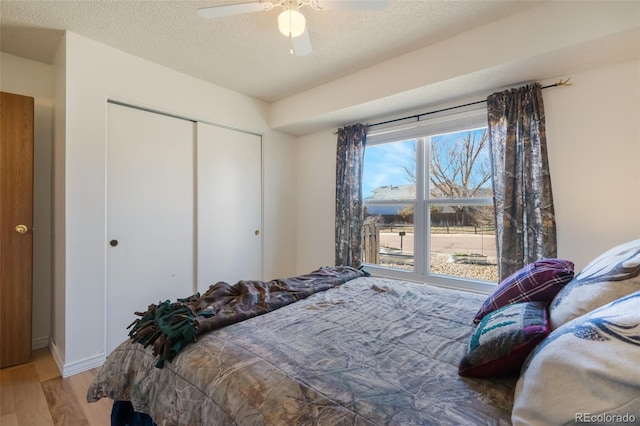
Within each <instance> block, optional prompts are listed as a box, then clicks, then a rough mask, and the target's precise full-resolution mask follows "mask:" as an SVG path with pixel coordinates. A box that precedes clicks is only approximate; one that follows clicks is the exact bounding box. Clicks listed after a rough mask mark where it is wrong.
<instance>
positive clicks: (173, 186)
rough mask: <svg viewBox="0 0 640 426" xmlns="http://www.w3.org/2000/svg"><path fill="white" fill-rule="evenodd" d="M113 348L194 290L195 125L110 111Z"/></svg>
mask: <svg viewBox="0 0 640 426" xmlns="http://www.w3.org/2000/svg"><path fill="white" fill-rule="evenodd" d="M107 116H108V118H107V123H108V124H107V239H106V242H105V243H106V244H107V318H106V321H107V342H106V345H107V346H106V349H107V354H108V353H110V352H111V351H112V350H113V349H114V348H115V347H116V346H117V345H118V344H120V343H121V342H122V341H123V340H125V339H126V338H127V334H128V330H127V329H126V327H127V326H128V325H129V324H130V323H131V322H132V321H133V320H134V319H136V318H137V317H136V316H135V315H134V312H136V311H145V310H146V309H147V307H148V306H149V305H150V304H151V303H156V304H157V303H158V302H160V301H164V300H167V299H170V300H172V301H173V300H175V299H176V298H178V297H186V296H189V295H191V294H193V293H194V292H195V291H194V287H195V283H194V189H193V180H194V123H193V122H191V121H187V120H182V119H177V118H174V117H168V116H166V115H162V114H156V113H152V112H148V111H142V110H138V109H135V108H130V107H125V106H121V105H115V104H111V103H110V104H108V110H107Z"/></svg>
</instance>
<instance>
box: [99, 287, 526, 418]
mask: <svg viewBox="0 0 640 426" xmlns="http://www.w3.org/2000/svg"><path fill="white" fill-rule="evenodd" d="M484 299H485V296H482V295H477V294H472V293H467V292H462V291H456V290H448V289H442V288H438V287H433V286H429V285H425V284H417V283H410V282H405V281H398V280H391V279H384V278H375V277H363V278H357V279H354V280H352V281H349V282H347V283H345V284H343V285H341V286H340V287H337V288H333V289H329V290H327V291H325V292H321V293H316V294H314V295H312V296H310V297H309V298H307V299H304V300H301V301H299V302H296V303H294V304H291V305H288V306H285V307H282V308H280V309H278V310H277V311H273V312H270V313H268V314H265V315H262V316H259V317H255V318H251V319H248V320H245V321H243V322H241V323H237V324H233V325H230V326H227V327H225V328H222V329H219V330H215V331H212V332H210V333H208V334H205V335H202V336H200V337H199V339H198V342H197V343H196V344H193V345H190V346H189V347H187V348H186V349H184V351H183V352H181V353H180V354H179V355H178V356H177V357H176V358H175V359H174V360H173V362H171V363H166V364H165V366H164V368H162V369H159V368H156V367H155V364H156V359H155V357H154V356H153V354H152V353H151V348H147V349H144V347H143V346H142V345H140V344H138V343H132V342H130V341H127V342H124V343H122V344H121V345H120V346H119V347H118V348H116V349H115V350H114V351H113V352H112V353H111V354H110V355H109V357H108V358H107V361H106V363H105V365H104V366H103V367H102V368H101V370H100V371H99V373H98V374H97V377H96V378H95V379H94V381H93V382H92V384H91V386H90V388H89V390H88V394H87V398H88V400H89V401H96V400H98V399H100V398H103V397H109V398H112V399H114V400H128V401H131V402H132V404H133V407H134V408H135V409H136V410H137V411H140V412H144V413H148V414H150V415H151V417H152V418H153V420H154V421H155V422H156V423H157V424H158V425H264V424H267V425H287V426H288V425H332V426H333V425H453V424H456V425H466V424H468V425H475V424H486V425H492V424H510V420H509V419H510V412H511V407H512V404H513V389H514V386H515V380H516V378H504V379H492V380H488V379H470V378H461V377H459V376H458V374H457V370H458V363H459V361H460V359H461V358H462V356H463V355H464V351H465V347H466V345H467V343H468V339H469V337H470V335H471V332H472V330H473V326H472V319H473V316H474V315H475V313H476V311H477V310H478V308H479V307H480V305H481V304H482V302H483V301H484Z"/></svg>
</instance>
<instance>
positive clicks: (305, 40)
mask: <svg viewBox="0 0 640 426" xmlns="http://www.w3.org/2000/svg"><path fill="white" fill-rule="evenodd" d="M291 43H292V44H293V46H292V49H293V54H294V55H296V56H305V55H308V54H309V53H311V40H310V39H309V33H308V32H307V29H306V28H305V29H304V32H303V33H302V35H299V36H298V37H292V38H291Z"/></svg>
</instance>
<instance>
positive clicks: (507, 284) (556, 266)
mask: <svg viewBox="0 0 640 426" xmlns="http://www.w3.org/2000/svg"><path fill="white" fill-rule="evenodd" d="M572 278H573V262H571V261H569V260H562V259H542V260H538V261H536V262H533V263H530V264H528V265H527V266H525V267H524V268H522V269H520V270H519V271H516V272H514V273H513V274H511V275H509V276H508V277H507V278H505V279H504V280H502V282H501V283H500V285H499V286H498V287H497V288H496V289H495V290H494V291H493V293H492V294H491V295H490V296H489V297H488V298H487V300H486V301H485V302H484V304H483V305H482V307H481V308H480V310H479V311H478V313H477V314H476V316H475V318H474V319H473V322H475V323H478V322H480V320H481V319H482V317H483V316H485V315H486V314H488V313H489V312H491V311H495V310H496V309H498V308H500V307H502V306H506V305H509V304H511V303H516V302H535V301H542V302H547V303H549V302H551V300H553V298H554V297H555V295H556V294H557V293H558V291H560V289H561V288H562V287H563V286H564V285H565V284H566V283H568V282H569V281H571V279H572Z"/></svg>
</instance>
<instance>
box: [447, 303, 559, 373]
mask: <svg viewBox="0 0 640 426" xmlns="http://www.w3.org/2000/svg"><path fill="white" fill-rule="evenodd" d="M549 331H550V330H549V321H548V317H547V310H546V302H522V303H515V304H512V305H508V306H504V307H502V308H500V309H498V310H496V311H493V312H490V313H488V314H487V315H485V316H484V317H483V318H482V320H481V321H480V324H478V327H477V328H476V330H475V332H474V333H473V335H472V336H471V341H470V342H469V346H468V347H467V353H466V354H465V356H464V357H463V358H462V360H461V361H460V366H459V368H458V373H459V374H460V375H461V376H474V377H491V376H497V375H503V374H509V373H517V372H518V371H520V367H521V366H522V364H523V362H524V360H525V359H526V357H527V355H529V353H530V352H531V351H532V350H533V348H535V347H536V345H537V344H538V342H540V340H542V339H543V338H544V337H545V336H546V335H547V334H549Z"/></svg>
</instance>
